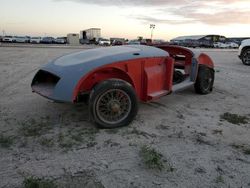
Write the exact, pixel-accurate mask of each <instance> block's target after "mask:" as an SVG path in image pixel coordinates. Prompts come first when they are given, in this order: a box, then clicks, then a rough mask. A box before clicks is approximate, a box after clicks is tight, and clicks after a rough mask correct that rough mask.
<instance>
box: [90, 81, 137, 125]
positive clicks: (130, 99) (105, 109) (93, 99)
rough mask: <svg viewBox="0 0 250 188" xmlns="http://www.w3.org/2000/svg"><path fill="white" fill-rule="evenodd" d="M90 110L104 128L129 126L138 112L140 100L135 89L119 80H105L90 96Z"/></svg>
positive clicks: (98, 123)
mask: <svg viewBox="0 0 250 188" xmlns="http://www.w3.org/2000/svg"><path fill="white" fill-rule="evenodd" d="M89 109H90V113H91V115H92V118H93V120H94V121H95V123H96V124H97V125H98V126H100V127H102V128H116V127H122V126H126V125H128V124H129V123H130V122H131V121H132V120H133V119H134V117H135V116H136V115H137V112H138V100H137V96H136V93H135V91H134V89H133V87H132V86H131V85H130V84H129V83H127V82H125V81H123V80H118V79H110V80H105V81H103V82H101V83H99V84H98V85H97V86H95V87H94V89H93V90H92V92H91V94H90V99H89Z"/></svg>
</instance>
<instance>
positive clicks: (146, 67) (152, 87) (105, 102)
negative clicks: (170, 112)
mask: <svg viewBox="0 0 250 188" xmlns="http://www.w3.org/2000/svg"><path fill="white" fill-rule="evenodd" d="M213 82H214V64H213V61H212V60H211V59H210V57H209V56H207V55H206V54H204V53H200V54H195V53H193V52H192V51H190V50H189V49H186V48H182V47H177V46H166V45H162V46H156V47H152V46H143V45H128V46H116V47H106V48H97V49H91V50H84V51H81V52H77V53H74V54H70V55H66V56H63V57H59V58H57V59H55V60H53V61H52V62H50V63H48V64H47V65H45V66H43V67H42V68H41V69H40V70H39V71H38V72H37V73H36V75H35V77H34V78H33V81H32V84H31V87H32V90H33V92H36V93H38V94H40V95H42V96H44V97H46V98H49V99H51V100H54V101H60V102H73V103H77V102H83V101H87V102H88V105H89V110H90V114H91V116H92V119H93V120H94V122H95V123H96V124H97V125H99V126H101V127H104V128H114V127H120V126H125V125H128V124H129V123H130V122H131V121H132V120H133V119H134V117H135V116H136V114H137V111H138V101H143V102H150V101H152V100H156V99H158V98H160V97H162V96H165V95H168V94H171V93H172V92H174V91H178V90H181V89H184V88H186V87H189V86H194V89H195V91H196V92H197V93H199V94H208V93H210V92H211V91H212V89H213Z"/></svg>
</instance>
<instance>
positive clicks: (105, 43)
mask: <svg viewBox="0 0 250 188" xmlns="http://www.w3.org/2000/svg"><path fill="white" fill-rule="evenodd" d="M98 44H99V45H101V46H110V44H111V42H110V40H109V39H99V40H98Z"/></svg>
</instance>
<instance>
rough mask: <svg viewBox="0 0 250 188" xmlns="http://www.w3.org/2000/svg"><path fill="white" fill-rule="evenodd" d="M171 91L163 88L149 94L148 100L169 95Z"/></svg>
mask: <svg viewBox="0 0 250 188" xmlns="http://www.w3.org/2000/svg"><path fill="white" fill-rule="evenodd" d="M169 93H170V92H169V91H168V90H161V91H157V92H154V93H150V94H149V95H148V100H149V101H151V100H155V99H158V98H160V97H162V96H164V95H167V94H169Z"/></svg>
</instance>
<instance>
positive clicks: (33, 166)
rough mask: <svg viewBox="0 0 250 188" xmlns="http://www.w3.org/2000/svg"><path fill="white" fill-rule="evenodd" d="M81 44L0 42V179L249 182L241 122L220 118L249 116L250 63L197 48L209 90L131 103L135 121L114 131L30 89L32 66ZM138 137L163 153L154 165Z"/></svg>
mask: <svg viewBox="0 0 250 188" xmlns="http://www.w3.org/2000/svg"><path fill="white" fill-rule="evenodd" d="M80 50H82V49H68V48H67V49H63V48H20V47H19V48H11V47H1V48H0V80H1V82H0V96H1V97H0V133H1V135H2V136H4V137H7V138H9V139H10V142H9V143H10V144H9V147H4V146H3V145H2V146H1V145H0V187H6V188H14V187H22V186H23V181H24V179H25V178H27V177H30V176H34V177H39V178H45V179H50V180H53V181H55V182H56V183H57V184H58V185H59V187H106V188H113V187H114V188H119V187H121V188H123V187H124V188H125V187H126V188H127V187H131V188H132V187H180V188H182V187H187V188H189V187H190V188H193V187H235V188H238V187H250V155H247V154H245V153H244V152H243V148H247V147H250V124H249V123H247V124H241V125H235V124H232V123H229V122H227V121H223V120H221V118H220V116H221V115H222V114H224V113H226V112H230V113H236V114H239V115H242V116H245V117H248V118H250V74H249V72H250V67H247V66H244V65H243V64H242V63H241V62H240V60H239V59H238V57H237V52H236V51H235V50H220V51H218V50H207V51H206V50H202V51H205V52H207V53H208V54H209V55H210V56H211V57H212V59H213V60H214V62H215V66H216V78H215V84H214V91H213V92H212V93H211V94H209V95H205V96H204V95H203V96H202V95H197V94H196V93H194V91H193V88H190V89H187V90H185V91H183V92H179V93H176V94H174V95H170V96H166V97H163V98H161V99H160V100H159V101H156V102H153V103H150V104H140V110H139V113H138V116H137V117H136V119H135V121H133V123H132V124H131V125H130V126H128V127H124V128H119V129H114V130H99V129H97V128H95V126H94V125H93V124H92V123H91V122H89V121H88V111H87V106H85V105H72V104H58V103H53V102H51V101H49V100H47V99H45V98H42V97H40V96H38V95H37V94H34V93H32V92H31V88H30V83H31V80H32V77H33V76H34V74H35V73H36V71H37V70H38V68H39V67H40V66H41V65H43V64H45V63H46V62H48V61H49V60H51V59H53V58H55V57H58V56H61V55H63V54H67V53H70V52H76V51H80ZM248 122H250V120H249V121H248ZM30 127H31V128H32V127H36V128H37V129H35V130H34V129H31V130H30V129H29V128H30ZM143 145H148V146H150V147H152V148H154V149H155V150H156V151H157V152H159V153H161V154H162V157H163V163H164V166H165V168H164V169H163V170H161V171H160V170H157V169H149V168H148V167H147V166H145V164H144V163H143V160H142V158H141V156H140V150H141V147H142V146H143ZM167 166H171V167H172V169H173V170H171V171H170V170H169V169H168V168H166V167H167Z"/></svg>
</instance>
